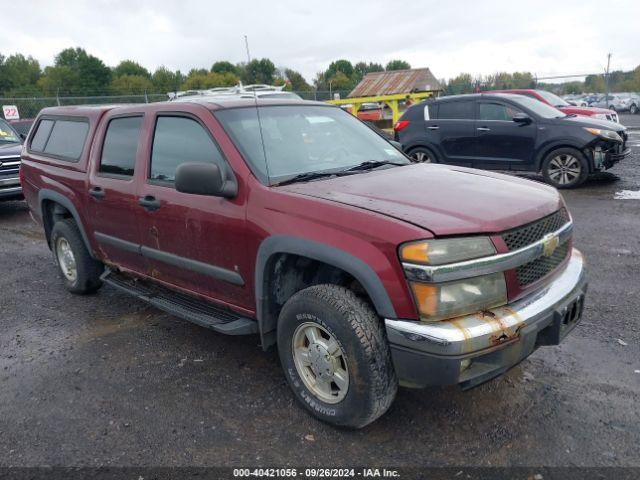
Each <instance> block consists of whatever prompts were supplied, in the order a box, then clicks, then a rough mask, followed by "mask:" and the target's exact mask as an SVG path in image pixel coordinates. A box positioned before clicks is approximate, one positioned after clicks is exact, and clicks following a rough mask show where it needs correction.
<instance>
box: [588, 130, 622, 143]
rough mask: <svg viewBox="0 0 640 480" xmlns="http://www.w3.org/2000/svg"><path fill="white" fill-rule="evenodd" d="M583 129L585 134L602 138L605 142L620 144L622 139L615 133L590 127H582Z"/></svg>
mask: <svg viewBox="0 0 640 480" xmlns="http://www.w3.org/2000/svg"><path fill="white" fill-rule="evenodd" d="M583 128H584V129H585V130H586V131H587V132H589V133H591V134H592V135H595V136H597V137H602V138H605V139H607V140H613V141H615V142H622V138H621V137H620V135H618V134H617V132H614V131H613V130H602V129H600V128H590V127H583Z"/></svg>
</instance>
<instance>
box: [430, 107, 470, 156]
mask: <svg viewBox="0 0 640 480" xmlns="http://www.w3.org/2000/svg"><path fill="white" fill-rule="evenodd" d="M425 128H426V131H427V133H426V135H427V136H428V137H431V138H433V140H435V141H436V142H437V145H438V147H439V150H440V152H439V154H440V160H441V161H443V162H444V163H450V164H454V165H464V166H471V165H472V163H473V158H474V155H475V151H476V134H475V100H474V99H461V100H454V101H443V102H438V118H437V119H436V120H429V121H426V122H425Z"/></svg>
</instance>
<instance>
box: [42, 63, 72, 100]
mask: <svg viewBox="0 0 640 480" xmlns="http://www.w3.org/2000/svg"><path fill="white" fill-rule="evenodd" d="M79 83H80V75H79V74H78V72H77V71H74V70H73V69H72V68H71V67H52V66H50V67H45V69H44V71H43V72H42V76H41V77H40V79H39V80H38V83H37V86H38V89H39V90H40V91H41V92H42V93H43V94H44V95H47V96H55V95H57V94H60V95H70V94H74V93H78V92H76V91H74V89H75V87H76V86H77V85H79Z"/></svg>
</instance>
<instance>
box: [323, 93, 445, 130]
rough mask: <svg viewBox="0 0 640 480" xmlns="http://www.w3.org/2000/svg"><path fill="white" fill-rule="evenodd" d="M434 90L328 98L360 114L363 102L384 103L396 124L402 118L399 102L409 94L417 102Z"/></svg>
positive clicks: (333, 102) (412, 100)
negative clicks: (348, 106)
mask: <svg viewBox="0 0 640 480" xmlns="http://www.w3.org/2000/svg"><path fill="white" fill-rule="evenodd" d="M433 94H434V92H416V93H395V94H393V95H375V96H371V97H354V98H342V99H340V100H327V103H330V104H332V105H351V113H352V114H353V115H358V110H360V107H361V106H362V104H363V103H384V104H385V105H388V106H389V108H390V109H391V114H392V117H391V118H392V121H393V123H394V124H395V123H396V122H397V121H398V119H399V118H400V110H398V102H399V101H402V102H404V101H405V100H406V99H407V96H408V97H409V98H410V99H411V102H412V103H417V102H419V101H420V100H424V99H425V98H429V97H432V96H433Z"/></svg>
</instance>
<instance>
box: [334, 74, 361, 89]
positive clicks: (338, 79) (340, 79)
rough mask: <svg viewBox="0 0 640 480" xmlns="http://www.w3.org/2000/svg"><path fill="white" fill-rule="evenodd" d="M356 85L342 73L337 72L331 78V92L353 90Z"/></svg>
mask: <svg viewBox="0 0 640 480" xmlns="http://www.w3.org/2000/svg"><path fill="white" fill-rule="evenodd" d="M353 87H355V85H354V81H353V79H351V78H349V77H347V76H346V75H345V74H344V73H342V72H340V71H339V72H337V73H336V74H335V75H334V76H333V77H331V90H332V91H335V90H352V89H353Z"/></svg>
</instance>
